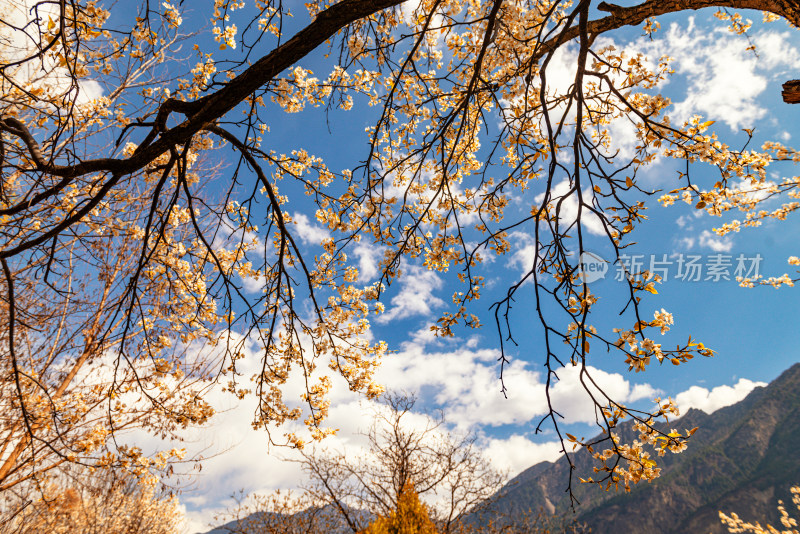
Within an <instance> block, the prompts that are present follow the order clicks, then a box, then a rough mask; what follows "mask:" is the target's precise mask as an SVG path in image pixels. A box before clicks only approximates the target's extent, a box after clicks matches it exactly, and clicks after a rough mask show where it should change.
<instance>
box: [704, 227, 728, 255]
mask: <svg viewBox="0 0 800 534" xmlns="http://www.w3.org/2000/svg"><path fill="white" fill-rule="evenodd" d="M698 244H699V245H700V246H701V247H705V248H710V249H711V250H713V251H714V252H730V251H731V249H732V248H733V240H732V239H731V238H730V237H728V236H724V237H718V236H717V234H712V233H711V232H709V231H708V230H703V231H702V232H700V236H699V240H698Z"/></svg>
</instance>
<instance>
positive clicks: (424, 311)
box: [375, 265, 444, 324]
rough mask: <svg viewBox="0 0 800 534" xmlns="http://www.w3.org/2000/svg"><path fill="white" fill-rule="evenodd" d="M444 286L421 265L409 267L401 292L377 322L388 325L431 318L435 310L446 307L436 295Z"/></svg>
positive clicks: (379, 316) (440, 280)
mask: <svg viewBox="0 0 800 534" xmlns="http://www.w3.org/2000/svg"><path fill="white" fill-rule="evenodd" d="M443 285H444V283H443V282H442V279H441V278H439V276H438V275H437V274H436V273H435V272H433V271H429V270H428V269H426V268H425V267H421V266H419V265H411V266H409V267H407V268H406V269H405V272H404V273H403V275H402V276H401V278H400V290H399V291H398V293H397V295H395V296H394V297H392V300H391V305H390V306H389V307H388V308H387V310H386V312H384V313H382V314H380V315H378V316H377V318H376V319H375V321H376V322H377V323H379V324H386V323H388V322H390V321H393V320H395V319H404V318H406V317H412V316H414V315H421V316H423V317H429V316H430V315H431V314H432V313H433V308H436V307H439V306H444V301H443V300H442V299H440V298H439V297H437V296H435V295H434V291H436V290H437V289H441V288H442V286H443Z"/></svg>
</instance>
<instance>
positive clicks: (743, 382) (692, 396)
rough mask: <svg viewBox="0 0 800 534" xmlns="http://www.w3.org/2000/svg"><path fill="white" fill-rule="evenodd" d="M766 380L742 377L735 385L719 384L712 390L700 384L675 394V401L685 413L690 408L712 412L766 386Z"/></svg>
mask: <svg viewBox="0 0 800 534" xmlns="http://www.w3.org/2000/svg"><path fill="white" fill-rule="evenodd" d="M766 385H767V383H766V382H753V381H752V380H748V379H746V378H740V379H739V381H738V382H737V383H736V384H734V385H733V386H717V387H715V388H714V389H712V390H711V391H709V390H708V389H706V388H702V387H700V386H692V387H690V388H689V389H687V390H686V391H683V392H681V393H678V394H677V395H676V396H675V403H676V404H677V405H678V409H679V410H680V412H681V414H685V413H686V412H687V411H688V410H689V408H697V409H699V410H703V411H704V412H706V413H708V414H710V413H714V412H715V411H717V410H719V409H720V408H724V407H725V406H730V405H731V404H736V403H737V402H739V401H740V400H742V399H743V398H745V397H746V396H747V395H748V394H749V393H750V392H751V391H753V389H755V388H757V387H764V386H766Z"/></svg>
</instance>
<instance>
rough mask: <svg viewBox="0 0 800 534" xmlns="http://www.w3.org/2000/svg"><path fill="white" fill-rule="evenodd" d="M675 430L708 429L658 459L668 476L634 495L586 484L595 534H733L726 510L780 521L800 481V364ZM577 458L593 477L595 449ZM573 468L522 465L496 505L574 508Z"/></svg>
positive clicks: (626, 429)
mask: <svg viewBox="0 0 800 534" xmlns="http://www.w3.org/2000/svg"><path fill="white" fill-rule="evenodd" d="M671 426H672V427H675V428H681V429H683V428H693V427H695V426H698V427H700V429H699V430H698V431H697V433H696V434H695V435H694V437H693V438H692V441H691V443H690V445H689V449H688V450H687V451H685V452H683V453H682V454H678V455H673V454H668V455H667V456H665V457H663V458H660V459H659V460H660V462H659V463H660V464H662V467H663V470H662V475H661V477H660V478H659V479H657V480H656V481H655V482H653V483H651V484H639V485H638V486H636V487H634V488H633V489H632V491H631V492H630V493H627V494H626V493H614V492H603V491H602V490H600V489H599V488H597V487H596V486H594V485H580V486H579V487H577V488H576V491H575V493H576V495H577V497H578V499H579V500H580V501H581V505H580V506H579V507H578V508H577V514H578V519H579V521H581V522H585V523H587V524H588V525H589V526H591V527H592V532H593V533H595V534H607V533H608V534H611V533H618V532H626V531H627V532H637V533H641V534H649V533H653V534H655V533H659V534H661V533H663V534H672V533H674V534H678V533H681V534H682V533H687V532H698V533H702V534H706V533H713V534H717V533H723V532H727V530H726V529H725V528H724V527H723V526H722V525H721V523H720V522H719V516H718V511H719V510H722V511H725V512H728V513H729V512H732V511H735V512H737V513H738V514H739V515H740V516H741V517H743V518H745V519H748V520H756V519H758V520H760V521H762V522H763V521H765V520H766V521H768V522H769V523H771V524H773V525H776V524H777V525H779V524H780V523H779V522H778V514H777V511H776V506H777V501H778V499H782V500H784V502H791V498H790V496H789V491H788V489H789V487H790V486H791V485H793V484H798V483H800V450H798V447H800V364H795V365H794V366H793V367H791V368H790V369H788V370H786V371H785V372H784V373H783V374H781V376H780V377H778V378H777V379H775V380H774V381H773V382H772V383H771V384H769V386H767V387H764V388H756V389H755V390H753V391H752V392H751V393H750V395H748V396H747V397H746V398H745V399H744V400H742V401H741V402H739V403H737V404H734V405H732V406H729V407H727V408H723V409H720V410H718V411H716V412H714V414H713V415H708V414H706V413H704V412H701V411H699V410H690V411H689V412H688V413H686V415H684V416H683V417H682V418H681V419H679V420H678V421H676V422H674V423H672V424H671ZM620 434H621V435H622V436H623V438H624V439H628V438H632V437H633V434H632V430H631V428H630V425H622V426H621V427H620ZM574 461H575V463H576V467H577V471H576V473H577V474H578V476H584V477H586V476H591V475H592V473H591V467H592V465H593V459H592V458H591V457H590V456H589V454H588V453H587V452H586V451H580V452H579V453H577V454H576V455H575V457H574ZM568 469H569V468H568V465H567V462H566V460H565V459H563V458H562V459H559V460H558V461H557V462H555V463H549V462H543V463H540V464H536V465H534V466H532V467H531V468H529V469H527V470H525V471H523V472H522V473H520V475H518V476H517V477H516V478H515V479H514V480H512V481H511V482H510V483H509V484H508V485H507V486H506V487H505V488H504V489H502V490H501V491H500V493H499V494H498V496H497V501H496V505H497V509H498V510H499V511H500V512H502V513H504V514H512V515H513V514H516V513H519V512H520V511H522V510H528V509H533V510H537V509H542V508H543V509H545V510H548V511H550V512H551V513H553V512H554V513H564V512H566V511H568V508H569V499H568V497H567V495H566V493H565V491H564V490H565V487H566V482H567V477H568ZM762 524H763V523H762Z"/></svg>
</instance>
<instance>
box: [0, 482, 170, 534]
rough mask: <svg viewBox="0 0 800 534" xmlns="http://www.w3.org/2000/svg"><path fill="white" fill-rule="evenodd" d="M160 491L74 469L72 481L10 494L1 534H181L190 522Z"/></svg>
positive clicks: (3, 505) (3, 504)
mask: <svg viewBox="0 0 800 534" xmlns="http://www.w3.org/2000/svg"><path fill="white" fill-rule="evenodd" d="M158 488H159V482H158V480H157V479H155V478H153V477H148V478H145V479H135V478H133V477H131V476H128V475H126V476H124V477H123V478H118V477H116V476H114V475H113V473H111V472H109V471H103V470H100V471H97V472H96V473H95V474H92V473H90V472H87V470H85V469H78V468H75V467H73V468H72V469H71V472H70V476H66V475H63V476H61V477H59V478H58V479H57V480H52V479H51V480H50V481H49V482H48V483H47V484H46V485H45V486H44V487H40V488H32V487H29V488H18V489H17V490H16V491H14V492H5V493H4V499H3V501H0V534H72V533H81V534H101V533H109V534H110V533H120V534H121V533H124V534H179V533H180V531H181V527H182V525H183V521H184V517H183V514H182V513H181V511H180V509H179V506H178V499H177V498H176V497H175V496H171V495H169V494H165V493H163V492H161V491H160V490H159V489H158ZM34 489H36V490H37V491H32V490H34Z"/></svg>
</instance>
